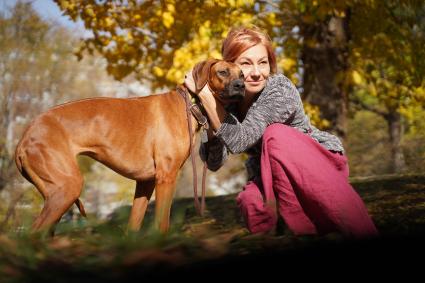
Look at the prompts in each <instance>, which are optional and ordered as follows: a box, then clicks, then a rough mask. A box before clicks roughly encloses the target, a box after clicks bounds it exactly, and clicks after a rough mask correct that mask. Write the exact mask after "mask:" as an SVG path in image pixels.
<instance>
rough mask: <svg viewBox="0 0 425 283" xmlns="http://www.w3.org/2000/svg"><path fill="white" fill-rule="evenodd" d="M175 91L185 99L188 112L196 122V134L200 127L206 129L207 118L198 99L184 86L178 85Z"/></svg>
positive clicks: (207, 124) (207, 125) (207, 126)
mask: <svg viewBox="0 0 425 283" xmlns="http://www.w3.org/2000/svg"><path fill="white" fill-rule="evenodd" d="M176 90H177V92H178V93H179V94H180V95H181V96H182V97H183V98H184V99H185V101H186V104H187V107H188V110H189V111H190V113H191V114H192V116H193V117H194V118H195V120H196V121H197V122H198V126H197V127H196V132H197V131H199V130H200V129H201V127H204V128H206V129H208V128H209V121H208V116H207V114H205V109H204V107H203V106H202V104H201V101H200V100H199V97H198V96H197V95H196V93H193V92H192V91H190V90H189V89H188V88H187V87H186V86H184V85H179V86H178V87H177V89H176Z"/></svg>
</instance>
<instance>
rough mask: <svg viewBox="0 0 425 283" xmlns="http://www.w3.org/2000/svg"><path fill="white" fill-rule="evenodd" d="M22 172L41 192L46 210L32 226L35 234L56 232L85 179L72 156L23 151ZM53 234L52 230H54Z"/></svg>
mask: <svg viewBox="0 0 425 283" xmlns="http://www.w3.org/2000/svg"><path fill="white" fill-rule="evenodd" d="M19 160H21V164H22V172H23V173H24V175H25V176H26V178H28V179H29V180H30V181H31V182H32V183H33V184H34V185H35V186H36V188H37V189H38V190H39V192H40V193H41V194H42V196H43V198H44V207H43V209H42V211H41V213H40V215H39V216H38V217H37V218H36V219H35V221H34V223H33V225H32V231H40V230H45V229H51V230H52V229H53V226H54V225H55V224H56V223H57V222H59V220H60V219H61V217H62V215H63V214H64V213H65V212H66V211H67V210H68V209H69V208H70V207H71V206H72V204H74V203H75V202H76V201H77V200H78V197H79V196H80V193H81V190H82V187H83V177H82V175H81V172H80V170H79V169H78V165H77V161H76V159H75V157H74V156H73V155H71V154H60V153H59V151H54V150H53V149H50V150H49V151H47V150H44V149H43V148H42V147H39V148H37V150H28V151H26V152H21V154H20V156H19ZM52 231H53V230H52Z"/></svg>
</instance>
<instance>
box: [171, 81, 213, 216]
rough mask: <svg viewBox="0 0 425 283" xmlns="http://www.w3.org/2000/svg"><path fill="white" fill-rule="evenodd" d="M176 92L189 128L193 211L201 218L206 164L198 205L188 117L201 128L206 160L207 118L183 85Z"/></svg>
mask: <svg viewBox="0 0 425 283" xmlns="http://www.w3.org/2000/svg"><path fill="white" fill-rule="evenodd" d="M176 90H177V92H178V93H179V94H180V95H181V96H182V97H183V98H184V100H185V103H186V114H187V125H188V128H189V136H190V155H191V159H192V172H193V194H194V200H195V209H196V210H197V211H198V213H199V215H201V216H203V215H204V211H205V191H206V188H205V182H206V176H207V169H208V168H207V162H206V160H207V159H205V161H204V166H203V172H202V195H201V204H199V199H198V174H197V171H196V162H195V155H194V153H193V141H192V137H193V130H192V125H191V119H190V116H191V115H193V116H194V117H195V119H196V121H197V122H198V124H199V126H200V127H202V128H203V129H202V133H201V142H202V143H204V146H205V147H206V150H205V152H206V154H207V158H208V148H207V145H208V144H207V142H208V134H207V130H208V128H209V123H208V119H207V117H206V116H205V115H204V114H203V113H202V111H201V109H200V107H199V105H198V104H196V103H192V102H191V100H190V98H189V97H191V95H190V93H189V91H188V89H187V88H186V87H185V86H184V85H179V86H177V88H176Z"/></svg>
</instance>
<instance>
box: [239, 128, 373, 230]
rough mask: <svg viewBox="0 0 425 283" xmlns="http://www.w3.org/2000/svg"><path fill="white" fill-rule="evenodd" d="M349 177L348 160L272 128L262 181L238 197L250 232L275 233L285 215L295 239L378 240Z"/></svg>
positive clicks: (266, 141) (251, 184) (267, 136)
mask: <svg viewBox="0 0 425 283" xmlns="http://www.w3.org/2000/svg"><path fill="white" fill-rule="evenodd" d="M348 174H349V172H348V164H347V157H346V156H344V155H342V154H340V153H336V152H331V151H329V150H327V149H326V148H324V147H323V146H322V145H320V144H319V143H318V142H317V141H315V140H314V139H312V138H311V137H310V136H308V135H306V134H303V133H301V132H300V131H298V130H296V129H294V128H292V127H289V126H286V125H283V124H273V125H270V126H269V127H267V129H266V130H265V132H264V135H263V144H262V154H261V180H254V181H250V182H249V183H248V184H246V185H245V187H244V189H243V191H242V192H241V193H240V194H239V195H238V197H237V202H238V205H239V207H240V209H241V211H242V214H243V217H244V219H245V222H246V225H247V228H248V230H250V231H251V232H252V233H261V232H268V231H270V230H272V229H273V228H274V227H275V226H276V223H277V217H278V214H279V215H280V216H281V217H282V218H283V220H284V221H285V223H286V225H287V226H288V228H289V229H290V230H291V231H292V232H293V233H294V234H295V235H305V234H326V233H329V232H340V233H342V234H343V235H345V236H347V237H354V238H363V237H372V236H377V235H378V231H377V229H376V228H375V225H374V224H373V222H372V220H371V218H370V216H369V214H368V212H367V209H366V207H365V205H364V203H363V201H362V200H361V198H360V197H359V195H358V194H357V193H356V192H355V191H354V189H353V188H352V187H351V185H350V184H349V182H348Z"/></svg>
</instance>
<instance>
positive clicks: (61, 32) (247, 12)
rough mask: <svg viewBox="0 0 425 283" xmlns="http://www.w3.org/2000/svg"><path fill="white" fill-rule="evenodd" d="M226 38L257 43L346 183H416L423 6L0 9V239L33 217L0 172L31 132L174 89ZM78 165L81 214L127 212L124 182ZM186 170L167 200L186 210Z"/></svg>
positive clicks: (23, 195) (297, 1)
mask: <svg viewBox="0 0 425 283" xmlns="http://www.w3.org/2000/svg"><path fill="white" fill-rule="evenodd" d="M332 2H336V3H332ZM240 25H248V26H249V25H256V26H258V27H260V28H262V29H264V30H265V31H267V32H268V34H269V35H270V37H271V39H272V41H273V43H274V46H275V50H276V53H277V56H278V67H279V72H282V73H284V74H285V75H286V76H288V77H289V78H290V79H291V80H292V81H293V82H294V83H295V84H296V85H297V87H298V89H299V91H300V94H301V96H302V99H303V102H304V105H305V109H306V112H307V113H308V115H309V116H310V118H311V120H312V122H313V124H314V125H316V126H317V127H318V128H320V129H322V130H327V131H329V132H332V133H334V134H336V135H338V136H339V137H340V138H341V139H342V140H343V143H344V146H345V149H346V153H347V155H348V157H349V165H350V176H351V177H364V176H372V175H374V176H376V175H387V174H413V173H423V171H424V168H425V110H424V102H425V77H424V73H425V48H424V47H425V3H424V1H402V0H389V1H383V0H347V1H324V0H275V1H273V0H270V1H253V0H248V1H240V0H216V1H213V0H210V1H196V0H193V1H174V0H170V1H168V0H164V1H130V0H128V1H82V0H55V1H53V0H33V1H11V0H0V107H1V110H0V231H5V230H10V229H12V230H13V229H15V230H19V229H22V227H26V226H27V224H28V223H31V222H32V219H33V217H35V216H36V215H37V214H38V212H39V211H40V209H41V205H42V198H41V196H40V195H39V194H38V192H37V191H36V190H35V189H34V188H33V187H32V185H31V184H29V183H28V182H26V181H25V180H24V179H23V177H21V176H20V175H19V173H18V172H17V169H16V166H15V163H14V159H13V155H14V149H15V146H16V144H17V141H18V140H19V138H20V137H21V135H22V133H23V131H24V129H25V127H26V126H27V125H28V124H29V123H30V121H31V119H32V118H34V117H35V116H36V115H38V114H40V113H41V112H43V111H45V110H47V109H48V108H50V107H52V106H54V105H57V104H60V103H64V102H67V101H70V100H76V99H81V98H87V97H95V96H109V97H133V96H146V95H150V94H152V93H159V92H163V91H166V90H170V89H174V88H175V87H176V85H178V84H180V83H182V82H183V78H184V74H185V73H186V72H187V71H188V70H190V69H191V68H192V67H193V66H194V65H195V64H196V63H197V62H199V61H201V60H205V59H207V58H208V57H216V58H220V57H221V55H220V48H221V41H222V40H223V38H224V37H225V36H226V34H227V32H228V31H229V29H230V28H231V27H233V26H240ZM141 111H143V110H142V109H141ZM136 146H137V145H136ZM245 158H246V156H245V155H243V154H242V155H234V156H231V158H230V159H229V160H228V161H227V163H226V164H225V165H224V166H223V167H222V169H220V170H219V171H218V172H209V173H208V180H207V190H208V191H207V194H208V195H209V196H213V195H223V194H230V193H235V192H238V191H240V190H241V188H242V186H243V184H244V183H245V182H246V181H245V179H246V175H245V172H244V166H243V161H244V160H245ZM79 163H80V165H81V166H80V167H81V171H82V172H83V173H84V177H85V188H84V190H83V195H82V200H83V202H84V204H85V206H86V210H87V212H88V213H90V214H93V215H95V216H97V217H99V218H107V217H108V215H110V214H111V213H112V211H114V209H116V208H118V207H121V206H125V205H129V204H130V203H131V201H132V198H133V194H134V187H135V182H134V181H132V180H128V179H125V178H124V177H121V176H119V175H117V174H116V173H114V172H113V171H111V170H110V169H108V168H106V167H105V166H103V165H102V164H99V163H97V162H94V161H92V160H91V159H90V158H86V157H79ZM190 166H191V164H190V162H189V161H188V162H186V164H185V166H184V167H183V169H182V172H181V174H180V176H179V181H178V185H177V190H176V197H192V196H193V191H192V190H193V189H192V171H191V168H190ZM198 173H199V177H198V180H199V179H201V178H200V173H201V162H200V160H199V158H198Z"/></svg>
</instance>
